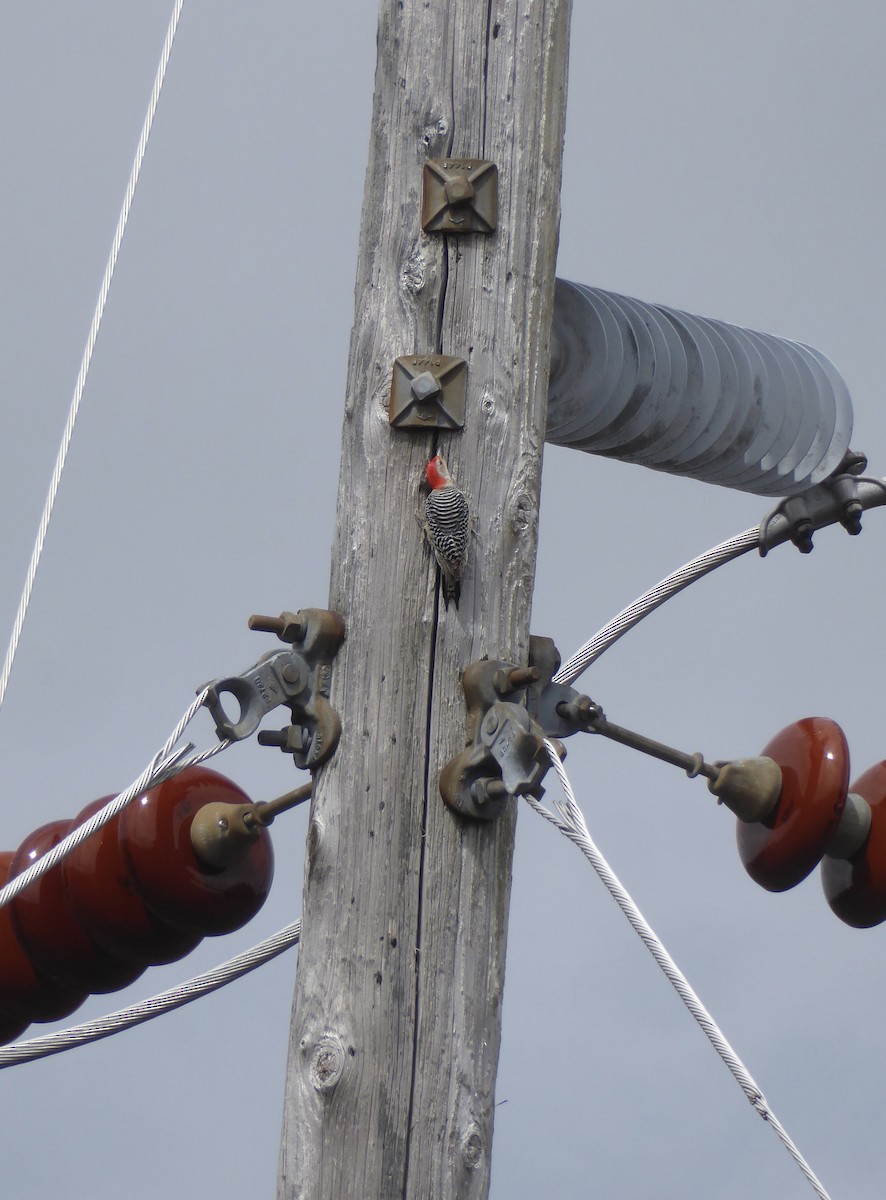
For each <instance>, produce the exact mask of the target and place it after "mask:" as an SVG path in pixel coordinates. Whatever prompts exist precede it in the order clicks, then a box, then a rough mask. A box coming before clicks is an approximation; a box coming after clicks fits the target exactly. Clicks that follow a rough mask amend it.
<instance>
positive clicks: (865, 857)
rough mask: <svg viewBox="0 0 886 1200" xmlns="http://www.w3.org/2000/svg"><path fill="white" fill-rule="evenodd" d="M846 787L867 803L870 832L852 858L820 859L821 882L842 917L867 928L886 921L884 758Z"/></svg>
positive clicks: (885, 790)
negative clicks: (869, 812) (869, 813)
mask: <svg viewBox="0 0 886 1200" xmlns="http://www.w3.org/2000/svg"><path fill="white" fill-rule="evenodd" d="M849 790H850V791H851V792H855V793H856V794H857V795H859V796H861V797H862V798H863V799H864V800H866V801H867V802H868V804H869V805H870V809H871V828H870V832H869V833H868V836H867V838H866V839H865V842H864V844H863V845H862V847H861V849H860V850H858V851H857V852H856V853H855V854H853V856H852V857H851V858H824V859H823V860H822V864H821V883H822V887H823V888H824V894H825V897H826V898H827V902H828V904H829V905H830V906H831V908H832V910H833V911H834V912H835V913H836V914H837V916H838V917H839V918H840V920H841V921H845V922H846V924H847V925H854V926H855V928H856V929H869V928H870V927H871V926H872V925H879V924H880V923H881V921H886V762H881V763H877V765H876V766H874V767H871V769H870V770H869V771H865V773H864V775H862V776H861V777H860V778H858V779H857V780H856V781H855V783H853V785H852V787H851V788H850V789H849Z"/></svg>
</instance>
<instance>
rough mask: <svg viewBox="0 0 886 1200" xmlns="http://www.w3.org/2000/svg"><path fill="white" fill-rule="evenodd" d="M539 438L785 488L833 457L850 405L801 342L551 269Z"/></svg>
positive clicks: (749, 486) (745, 485) (796, 488)
mask: <svg viewBox="0 0 886 1200" xmlns="http://www.w3.org/2000/svg"><path fill="white" fill-rule="evenodd" d="M551 350H552V354H551V380H550V389H549V398H548V423H547V433H546V438H547V441H549V442H555V443H556V444H557V445H560V446H573V447H575V448H577V449H579V450H586V451H588V452H589V453H592V454H605V455H607V456H609V457H611V458H619V459H622V460H623V461H625V462H634V463H642V464H643V465H644V466H647V467H654V468H655V469H656V470H659V471H669V472H671V473H672V474H676V475H689V476H691V477H692V478H693V479H702V480H706V481H707V482H708V483H719V484H722V485H723V486H724V487H731V488H739V489H741V490H742V491H745V492H755V493H757V494H758V495H761V496H791V495H794V494H796V493H797V492H802V491H805V489H806V488H808V487H811V486H812V485H813V484H816V483H820V482H821V480H822V479H825V478H826V477H827V476H828V475H830V474H831V472H832V471H833V470H834V469H835V468H836V467H837V466H839V464H840V461H841V459H842V458H843V455H844V453H845V452H846V450H847V448H848V446H849V438H850V436H851V434H852V403H851V401H850V398H849V391H848V389H847V387H846V384H845V383H844V382H843V380H842V378H841V377H840V374H839V372H838V371H837V370H836V368H835V367H834V366H833V364H832V363H831V362H829V361H828V359H826V358H825V357H824V355H823V354H819V352H818V351H817V350H813V349H812V348H811V347H809V346H804V345H802V344H801V343H799V342H790V341H787V340H786V339H784V338H778V337H773V336H771V335H770V334H766V333H755V332H753V331H751V330H749V329H740V328H738V327H737V326H735V325H726V324H724V323H723V322H722V321H714V320H711V319H710V318H708V317H693V316H690V315H689V314H688V313H683V312H677V311H676V310H675V309H671V308H664V307H662V306H661V305H659V304H646V303H644V302H643V301H641V300H631V299H629V298H628V297H627V296H617V295H614V294H613V293H611V292H603V291H600V290H599V288H592V287H587V286H585V285H584V284H579V283H567V282H566V281H565V280H562V279H558V280H557V287H556V293H555V300H554V336H553V344H552V347H551Z"/></svg>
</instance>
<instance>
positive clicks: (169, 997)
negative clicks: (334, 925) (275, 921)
mask: <svg viewBox="0 0 886 1200" xmlns="http://www.w3.org/2000/svg"><path fill="white" fill-rule="evenodd" d="M300 938H301V921H294V922H293V923H292V924H291V925H287V926H286V927H285V928H284V929H281V930H280V931H279V932H278V933H275V934H273V935H272V936H271V937H269V938H265V940H264V941H263V942H259V943H258V945H257V946H253V947H252V949H251V950H247V951H245V952H244V953H243V954H238V955H237V956H236V958H231V959H229V960H228V961H227V962H225V963H222V964H221V966H218V967H215V968H214V969H213V970H212V971H207V972H205V974H203V975H197V976H195V977H194V978H193V979H190V980H188V982H187V983H182V984H178V985H177V986H176V987H173V988H169V989H168V991H165V992H159V993H158V994H157V995H156V996H151V997H150V999H148V1000H142V1001H140V1002H139V1003H138V1004H133V1005H131V1006H130V1007H128V1008H121V1009H119V1010H118V1011H117V1012H115V1013H110V1014H109V1015H108V1016H106V1017H97V1018H96V1019H95V1020H92V1021H84V1022H83V1023H82V1024H81V1025H73V1026H71V1028H70V1029H61V1030H59V1031H58V1033H48V1034H44V1035H43V1036H42V1037H36V1038H29V1039H28V1041H26V1042H19V1043H18V1044H17V1045H14V1046H5V1047H3V1048H0V1070H2V1069H3V1068H4V1067H14V1066H16V1065H18V1064H19V1063H26V1062H33V1060H34V1059H36V1058H46V1056H47V1055H50V1054H61V1053H62V1051H64V1050H73V1049H74V1048H75V1047H77V1046H84V1045H86V1044H87V1043H88V1042H97V1041H99V1039H101V1038H106V1037H110V1036H111V1035H112V1034H114V1033H122V1032H123V1031H124V1030H126V1029H131V1028H132V1027H133V1026H134V1025H140V1024H142V1023H143V1022H144V1021H150V1020H152V1018H154V1017H159V1016H162V1014H163V1013H168V1012H171V1011H172V1010H173V1009H175V1008H181V1006H182V1005H184V1004H189V1003H190V1002H191V1001H192V1000H199V999H200V997H201V996H206V995H208V994H209V993H210V992H214V991H216V990H217V989H218V988H221V987H224V986H225V985H226V984H228V983H232V982H233V981H234V980H235V979H239V978H240V977H241V976H242V975H246V974H247V973H248V972H249V971H253V970H255V968H256V967H260V966H262V965H263V964H264V963H266V962H269V961H270V960H271V959H272V958H276V956H277V955H278V954H282V953H283V951H284V950H288V949H289V947H290V946H294V945H295V944H296V942H298V941H299V940H300Z"/></svg>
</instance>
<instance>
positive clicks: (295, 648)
mask: <svg viewBox="0 0 886 1200" xmlns="http://www.w3.org/2000/svg"><path fill="white" fill-rule="evenodd" d="M249 628H250V629H257V630H261V631H262V632H265V633H275V634H276V635H277V636H278V637H279V638H280V640H281V641H284V642H288V643H290V648H289V649H286V650H272V651H271V652H270V653H269V654H264V655H262V657H261V658H260V659H259V660H258V662H256V663H255V664H254V665H253V666H251V667H249V668H248V670H246V671H243V672H242V673H241V674H240V675H230V676H227V677H226V678H224V679H214V680H212V682H211V683H209V684H207V685H206V686H207V693H206V698H205V700H204V701H203V703H204V705H205V706H206V708H208V709H209V711H210V713H211V714H212V717H213V720H214V721H215V728H216V732H217V733H218V736H219V737H220V738H228V739H230V740H232V741H240V740H241V739H243V738H247V737H250V736H251V735H252V734H253V733H255V731H256V729H258V727H259V725H260V724H261V722H262V720H263V719H264V718H265V717H266V716H267V714H268V713H269V712H271V711H273V709H275V708H277V707H278V706H279V705H281V704H284V705H286V706H287V707H288V708H289V711H290V713H291V715H292V723H291V724H290V725H288V726H286V727H285V728H283V729H281V730H263V731H262V732H260V733H259V735H258V741H259V743H260V744H261V745H263V746H278V747H279V748H280V749H281V750H282V751H283V752H284V753H287V754H291V755H292V756H293V759H294V760H295V764H296V766H298V767H301V768H302V769H304V770H310V771H313V770H315V769H316V768H317V767H319V766H321V765H322V764H323V763H325V762H326V761H327V760H328V759H329V758H330V757H331V756H332V754H333V753H334V752H335V749H336V747H337V745H338V741H339V738H340V736H341V719H340V717H339V715H338V713H337V712H336V711H335V709H334V708H333V707H332V705H331V704H330V703H329V691H330V684H331V680H332V662H333V660H334V658H335V656H336V654H337V653H338V649H339V647H340V646H341V644H342V642H343V641H344V637H345V623H344V619H343V618H342V617H341V616H340V615H339V613H336V612H330V611H328V610H327V609H323V608H303V609H301V610H300V611H299V612H297V613H291V612H284V613H281V615H280V616H279V617H264V616H252V617H250V618H249ZM226 696H232V697H233V698H234V700H235V701H236V702H237V704H238V705H239V710H240V711H239V717H237V718H234V717H232V716H231V715H230V714H229V713H228V712H227V711H226V709H225V706H224V697H226Z"/></svg>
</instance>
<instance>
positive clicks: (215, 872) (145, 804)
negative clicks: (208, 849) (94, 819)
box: [120, 767, 274, 936]
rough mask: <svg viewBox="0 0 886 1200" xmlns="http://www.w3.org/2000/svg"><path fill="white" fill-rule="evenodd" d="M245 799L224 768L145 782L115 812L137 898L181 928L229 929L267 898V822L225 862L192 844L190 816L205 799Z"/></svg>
mask: <svg viewBox="0 0 886 1200" xmlns="http://www.w3.org/2000/svg"><path fill="white" fill-rule="evenodd" d="M213 803H222V804H249V803H250V801H249V797H248V796H247V795H246V794H245V793H244V792H242V791H241V790H240V788H238V787H237V785H236V784H234V783H232V782H231V781H230V780H229V779H225V777H224V776H223V775H219V774H217V773H216V772H215V771H210V770H208V769H207V768H206V767H189V768H187V769H186V770H184V771H181V772H180V773H179V774H178V775H175V776H174V777H173V778H172V779H168V780H167V781H166V782H165V783H161V784H159V785H158V786H157V787H155V788H151V790H150V791H149V792H146V793H145V795H144V796H140V797H139V798H138V799H137V800H136V801H135V802H134V803H133V804H131V805H130V806H129V807H128V808H126V809H124V811H123V813H122V814H121V817H120V839H121V844H122V846H123V851H124V854H125V856H126V858H127V861H128V862H129V865H130V868H131V870H132V874H133V878H134V880H135V884H136V887H137V888H138V891H139V894H140V896H141V898H142V899H143V900H144V902H145V904H146V905H147V906H148V908H150V909H151V911H152V912H154V913H155V914H156V915H157V916H158V917H160V919H161V920H163V921H167V922H168V923H169V924H170V925H174V926H175V928H177V929H181V930H184V931H185V932H186V933H197V934H200V935H203V936H207V935H211V934H221V933H230V932H232V931H233V930H234V929H239V928H240V926H241V925H245V924H246V922H247V921H249V920H250V919H251V918H252V917H253V916H255V914H256V913H257V912H258V910H259V909H260V908H261V906H262V904H263V903H264V902H265V899H266V898H267V895H268V892H269V891H270V888H271V882H272V880H273V877H274V854H273V850H272V848H271V839H270V836H269V834H268V832H267V830H266V829H261V831H260V833H259V836H258V837H257V838H256V840H255V841H254V842H253V843H252V844H251V845H250V847H249V850H248V852H247V854H246V855H245V857H244V858H243V859H242V860H241V861H240V862H237V863H234V864H232V865H231V866H228V867H224V868H221V869H219V868H213V867H210V866H207V865H206V864H205V863H203V862H202V861H201V860H200V859H199V858H198V857H197V855H196V853H195V852H194V848H193V846H192V845H191V836H190V832H191V823H192V821H193V819H194V815H195V814H196V812H197V811H198V810H199V809H200V808H202V807H203V806H204V805H205V804H213Z"/></svg>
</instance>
